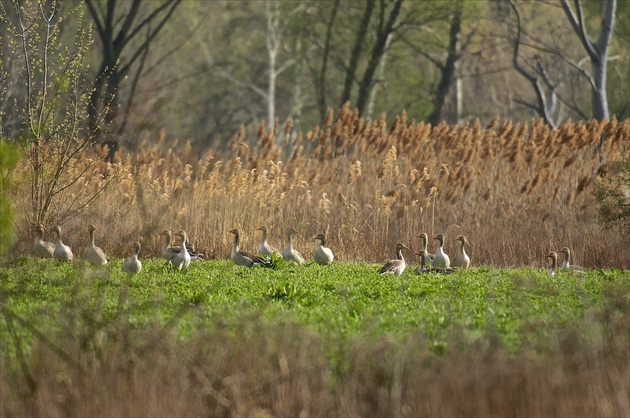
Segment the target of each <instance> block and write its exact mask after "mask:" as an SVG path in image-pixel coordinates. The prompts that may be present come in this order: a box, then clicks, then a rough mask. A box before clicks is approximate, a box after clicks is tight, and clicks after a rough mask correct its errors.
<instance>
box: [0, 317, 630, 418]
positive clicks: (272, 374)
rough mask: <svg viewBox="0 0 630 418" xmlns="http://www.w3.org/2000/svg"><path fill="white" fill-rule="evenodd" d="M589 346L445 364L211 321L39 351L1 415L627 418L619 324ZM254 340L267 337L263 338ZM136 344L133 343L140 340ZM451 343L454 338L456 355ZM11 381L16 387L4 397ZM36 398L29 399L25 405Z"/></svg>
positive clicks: (491, 348)
mask: <svg viewBox="0 0 630 418" xmlns="http://www.w3.org/2000/svg"><path fill="white" fill-rule="evenodd" d="M610 319H611V321H610V322H609V324H608V325H609V328H608V329H605V330H602V331H603V334H602V335H603V339H602V340H601V342H600V343H598V344H596V347H595V348H586V347H587V346H588V345H589V343H585V342H584V341H583V340H582V339H581V337H580V336H579V334H576V333H574V332H571V331H567V332H565V333H564V334H562V335H560V336H558V338H557V339H555V340H554V341H550V344H549V353H548V354H549V355H548V356H547V355H540V354H539V353H535V352H533V351H524V352H522V353H521V354H519V355H518V356H516V357H511V356H508V355H506V354H505V352H504V351H503V350H502V349H501V348H500V346H499V344H498V343H497V341H498V340H493V339H492V338H490V339H489V340H485V339H484V340H479V342H478V343H477V344H475V345H473V346H466V347H465V348H464V347H462V349H461V350H452V351H451V352H450V354H448V355H445V356H442V357H439V356H435V355H434V354H432V353H431V352H430V351H429V350H428V348H427V342H426V341H424V340H423V339H422V337H420V336H417V335H416V336H411V337H409V338H408V339H407V340H405V341H402V342H396V341H392V340H389V339H388V338H387V337H385V336H380V337H372V338H373V341H372V340H370V338H369V337H366V336H362V337H360V338H357V339H356V340H352V339H351V340H350V341H348V342H339V349H338V353H337V354H338V358H337V362H338V365H337V367H336V368H333V369H331V368H330V363H329V359H327V358H326V357H325V356H324V355H323V350H322V341H321V340H318V339H317V337H316V336H314V335H313V334H312V333H310V332H309V331H308V330H307V329H306V328H304V327H299V326H296V325H294V324H284V325H275V326H273V327H269V326H267V325H264V324H262V323H261V322H260V321H259V320H258V319H257V318H255V317H251V318H247V317H244V318H242V322H240V323H237V324H231V325H227V324H221V323H217V324H216V326H215V327H214V328H213V329H206V330H203V331H199V332H197V334H196V336H195V337H194V338H193V341H192V342H190V341H187V342H185V343H184V342H182V341H181V340H179V339H177V338H176V337H172V336H169V335H168V334H167V335H166V336H165V335H164V334H163V333H162V330H157V329H156V330H154V331H150V330H147V331H146V332H147V335H143V333H138V332H135V331H133V330H132V329H131V328H130V327H129V325H127V326H125V325H123V326H122V327H121V328H119V329H117V332H116V334H115V337H116V338H115V339H112V340H108V341H105V342H102V341H101V345H97V346H93V345H91V344H92V342H93V341H94V340H93V338H94V336H93V335H88V334H86V335H84V336H83V337H87V338H73V339H70V338H68V340H67V341H65V342H62V344H63V346H64V347H65V348H67V349H70V350H71V351H69V354H70V358H69V360H68V361H63V360H62V359H61V358H60V357H59V356H58V353H55V352H54V351H55V350H54V346H50V345H47V344H44V342H45V341H41V340H40V342H39V343H38V344H37V345H36V347H35V352H34V354H35V355H34V364H33V365H32V367H31V368H30V370H31V371H32V373H31V374H28V375H26V377H28V379H24V377H25V376H24V375H21V374H20V373H19V372H17V373H18V374H20V375H19V376H13V378H12V377H11V376H5V377H6V379H2V380H1V383H0V384H2V386H3V387H2V388H0V389H1V392H2V393H4V394H5V395H7V394H9V393H11V394H12V395H11V396H3V398H4V400H5V402H4V405H3V406H2V410H3V414H6V416H44V415H45V416H235V417H247V416H256V417H266V416H294V417H297V416H627V415H628V414H629V413H630V401H629V399H628V393H629V392H628V391H629V389H630V387H629V382H628V375H627V371H628V361H629V360H630V359H629V357H628V350H627V347H628V344H629V343H630V341H629V340H628V333H627V326H628V324H627V322H625V320H623V319H622V318H621V319H620V318H618V317H617V318H615V317H613V318H610ZM261 329H262V330H264V332H261ZM138 334H141V335H138ZM457 341H458V339H457V337H455V344H456V343H457ZM7 382H14V383H18V382H19V384H16V385H12V386H11V387H9V386H8V385H7ZM32 393H36V394H37V395H36V396H33V395H31V394H32Z"/></svg>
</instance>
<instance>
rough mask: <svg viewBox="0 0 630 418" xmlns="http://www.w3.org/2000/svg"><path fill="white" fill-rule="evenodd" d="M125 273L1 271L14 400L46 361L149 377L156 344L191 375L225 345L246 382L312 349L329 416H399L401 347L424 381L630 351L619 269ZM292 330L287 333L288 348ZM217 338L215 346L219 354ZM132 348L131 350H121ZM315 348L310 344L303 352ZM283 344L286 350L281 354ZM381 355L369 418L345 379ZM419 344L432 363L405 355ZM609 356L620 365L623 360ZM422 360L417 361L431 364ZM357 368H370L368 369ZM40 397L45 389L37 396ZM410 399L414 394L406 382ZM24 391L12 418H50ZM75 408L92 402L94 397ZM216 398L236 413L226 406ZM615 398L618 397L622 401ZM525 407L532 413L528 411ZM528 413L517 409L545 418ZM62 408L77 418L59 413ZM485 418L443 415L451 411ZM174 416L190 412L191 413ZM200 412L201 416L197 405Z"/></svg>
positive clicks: (114, 266) (1, 330)
mask: <svg viewBox="0 0 630 418" xmlns="http://www.w3.org/2000/svg"><path fill="white" fill-rule="evenodd" d="M121 263H122V260H114V261H113V262H112V263H110V265H108V266H107V268H105V269H100V270H99V269H95V268H92V267H89V266H86V265H83V264H82V263H80V262H78V263H72V264H57V263H54V262H52V261H51V260H35V259H30V258H23V259H19V260H17V261H14V262H12V264H10V265H7V266H5V267H4V268H2V269H1V270H0V277H1V282H0V286H1V287H0V294H1V295H2V317H1V318H0V338H1V340H2V356H3V365H4V371H5V373H4V378H3V385H5V389H6V388H7V387H11V384H10V383H8V382H9V381H13V382H21V386H28V384H24V382H27V383H28V382H29V381H30V380H34V381H37V380H38V378H37V376H38V372H37V371H36V370H35V369H36V368H37V364H39V363H40V362H42V361H43V360H42V358H45V359H48V360H45V361H44V362H48V363H50V362H52V363H59V364H58V365H57V366H58V367H60V369H61V370H68V369H70V370H75V372H76V373H79V374H83V375H86V374H88V375H89V374H90V373H97V374H103V373H104V372H103V370H102V367H104V366H103V365H104V364H105V363H107V360H106V359H108V358H110V359H111V358H116V356H119V355H120V353H121V352H122V353H125V354H124V355H125V356H131V357H133V358H134V359H135V360H134V361H136V362H137V363H135V364H138V366H137V367H138V368H139V369H141V370H144V369H143V367H142V366H140V365H141V364H144V363H143V361H144V359H145V357H144V356H145V355H146V356H149V357H150V355H149V354H147V353H150V352H151V351H152V350H153V349H154V347H162V349H163V348H164V347H171V348H172V347H177V348H172V351H169V353H170V354H169V355H172V356H174V359H175V360H173V358H172V359H171V360H170V361H171V362H173V361H175V362H181V364H180V366H181V367H182V368H184V369H188V368H189V367H190V364H189V361H187V360H186V358H190V357H191V356H192V357H195V354H193V353H196V355H200V356H202V354H200V353H206V350H210V351H212V350H213V349H215V350H216V349H217V347H222V350H227V351H226V353H224V354H223V356H224V357H223V363H226V364H230V365H231V366H222V367H228V368H229V367H233V368H235V370H240V371H239V373H246V370H248V369H249V368H250V367H252V366H253V365H254V364H258V365H257V366H254V368H259V369H260V370H262V369H266V368H267V367H272V366H270V364H272V365H275V366H276V367H275V368H276V369H277V368H278V367H279V370H280V371H282V370H283V364H284V363H283V362H282V361H280V362H279V360H278V353H279V352H280V351H282V352H284V350H286V351H287V352H293V351H296V354H295V355H296V356H297V357H296V358H297V359H299V358H300V357H299V356H300V353H301V352H302V351H303V350H307V351H309V350H313V351H314V352H313V353H311V354H310V355H309V358H312V359H313V360H312V362H313V364H316V365H317V366H314V365H313V364H311V362H310V361H305V360H304V359H302V360H300V361H302V363H300V364H303V367H305V368H311V367H316V368H317V369H318V370H320V371H321V372H322V373H324V372H325V374H326V376H327V377H326V379H327V380H326V382H327V383H326V384H323V383H321V382H320V384H319V385H320V386H322V385H323V386H324V387H325V388H321V387H319V386H318V387H319V389H318V390H319V391H320V392H325V393H326V394H327V395H326V396H327V397H326V399H328V401H327V402H324V404H325V405H327V407H326V408H323V409H322V410H318V413H317V414H321V413H334V414H339V413H344V414H345V413H359V414H360V415H364V414H368V415H369V414H372V413H376V414H378V413H381V412H385V413H387V414H397V413H394V412H395V411H396V408H397V410H398V411H399V412H400V414H403V415H404V411H405V408H404V407H405V402H403V401H400V402H401V403H400V404H399V405H398V406H396V404H395V402H394V401H395V397H394V395H393V394H394V390H395V389H396V387H397V386H396V379H394V378H393V377H394V376H395V375H396V373H397V372H396V364H398V363H399V361H398V360H400V359H399V353H400V350H401V349H402V348H405V347H406V348H405V350H404V351H405V353H407V354H406V355H405V358H406V359H407V360H406V361H412V359H414V358H415V357H414V356H416V355H417V356H420V357H421V358H422V359H423V360H422V361H427V362H429V363H428V364H431V367H429V369H430V370H432V371H433V372H436V369H435V367H437V366H435V364H437V363H436V362H438V363H439V362H442V361H443V362H445V363H444V364H455V363H457V364H459V363H458V362H459V361H463V360H462V359H468V360H466V361H464V363H466V362H472V363H474V359H475V358H477V357H478V356H480V355H481V354H480V353H484V355H488V352H489V351H493V352H494V351H499V352H501V353H503V354H502V356H506V357H502V358H505V359H507V360H506V361H510V362H513V363H511V364H514V365H518V364H519V362H520V361H524V360H523V359H524V356H525V357H526V358H527V359H528V360H527V361H526V362H525V363H529V364H531V365H536V364H539V363H538V362H540V365H541V367H542V369H544V367H547V366H545V365H553V364H555V363H557V362H559V363H562V362H564V361H565V360H566V357H565V356H566V344H565V343H566V341H574V342H575V344H576V346H575V347H573V348H572V349H571V350H573V351H575V352H579V353H582V354H580V355H583V356H586V357H585V358H591V357H593V358H602V356H603V355H604V354H603V353H602V350H604V351H605V350H620V345H621V347H622V346H623V345H627V343H628V340H629V339H628V335H627V332H628V328H627V327H628V324H629V319H630V309H629V307H630V303H629V298H630V273H628V272H621V271H618V270H613V271H603V270H591V271H587V272H586V273H585V274H584V275H583V276H576V275H575V274H574V273H572V272H560V273H559V274H557V275H556V276H554V277H549V276H547V274H546V271H544V270H542V269H534V268H525V269H510V270H498V269H494V268H489V267H480V268H474V269H470V270H467V271H458V272H455V273H453V274H450V275H441V274H423V275H417V274H416V272H415V269H416V267H417V266H409V267H408V268H407V270H406V271H405V273H404V274H403V275H401V276H390V275H386V276H381V275H378V274H377V273H376V271H377V269H378V266H374V265H365V264H351V263H335V264H333V265H332V266H330V267H322V266H318V265H316V264H308V263H307V265H305V266H295V265H286V266H282V267H281V268H278V269H275V270H274V269H266V268H253V269H246V268H242V267H239V266H236V265H234V264H233V263H232V262H231V261H204V262H193V263H192V264H191V267H190V268H189V269H188V270H187V271H185V272H178V271H173V270H171V269H169V268H167V267H165V266H164V265H163V263H162V261H158V260H144V261H143V263H144V268H143V270H142V272H141V273H140V274H138V275H136V276H127V275H125V274H124V273H122V272H120V270H119V269H120V264H121ZM624 327H625V329H624ZM620 329H621V330H625V335H623V334H622V335H619V332H620ZM287 330H290V331H287ZM287 332H289V333H291V335H292V336H291V337H286V336H285V337H281V336H282V335H286V334H287ZM293 334H295V335H293ZM284 338H288V340H289V341H290V342H287V341H286V340H285V339H284ZM209 340H212V341H213V342H212V343H208V341H209ZM121 341H126V342H125V344H124V345H123V346H122V347H123V348H121V345H120V344H121ZM219 341H221V343H220V344H219ZM304 341H311V343H309V344H308V345H307V346H308V349H307V348H305V347H304V343H303V342H304ZM300 342H302V343H300ZM217 344H218V345H217ZM285 345H288V347H286V348H285V349H282V350H280V349H281V348H282V347H283V346H285ZM210 347H213V348H210ZM247 347H250V348H249V349H247ZM253 347H259V348H253ZM313 347H317V348H313ZM378 347H380V349H382V350H384V351H385V353H387V354H386V355H385V354H383V353H381V355H384V356H385V357H384V359H383V364H382V365H378V366H377V367H376V369H379V368H381V367H382V368H383V370H382V373H384V374H385V376H383V377H382V379H384V380H383V381H382V382H370V383H369V385H380V386H383V387H385V388H387V390H386V392H387V393H388V399H389V400H388V401H387V402H385V403H386V404H387V407H386V408H385V409H381V406H382V405H381V404H380V403H379V404H378V405H381V406H378V405H377V406H375V407H374V408H372V409H370V408H369V407H368V409H365V408H366V407H365V406H361V405H362V404H361V403H360V402H359V401H357V400H356V399H355V397H354V396H350V398H352V399H354V400H353V401H352V402H351V403H350V404H346V403H345V402H346V401H345V399H346V396H349V395H348V394H347V390H346V389H344V390H340V388H341V389H343V388H344V387H345V386H347V385H348V384H349V383H348V382H349V380H348V379H349V377H348V376H349V375H353V379H352V381H353V382H355V383H356V379H359V381H361V380H368V381H369V380H371V379H377V380H378V379H379V378H378V376H377V377H374V376H372V375H371V374H370V373H368V374H367V375H365V376H364V375H362V374H361V375H360V376H356V375H355V374H356V373H357V370H358V369H357V368H359V366H358V365H357V364H356V362H361V361H367V360H365V359H366V358H373V357H374V356H376V357H375V358H378V356H379V354H377V353H372V350H377V348H378ZM409 347H413V350H417V351H418V353H421V354H418V353H416V354H414V355H412V354H409V352H408V349H409ZM380 349H379V350H380ZM121 350H122V351H121ZM279 350H280V351H279ZM158 351H159V350H158ZM626 351H627V350H626ZM114 352H116V353H118V354H116V355H114V354H113V353H114ZM309 352H310V351H309ZM379 352H380V351H379ZM415 352H416V351H414V353H415ZM230 353H231V354H230ZM257 353H261V356H262V359H258V357H257ZM396 353H398V354H396ZM162 354H163V353H162ZM614 354H615V355H620V356H622V360H623V350H621V351H620V352H617V351H615V353H614ZM154 355H155V354H154ZM204 355H205V354H204ZM287 355H289V354H287ZM607 355H609V354H607ZM112 356H113V357H112ZM234 356H236V357H234ZM202 357H203V356H202ZM420 357H418V358H415V360H413V361H420V360H419V358H420ZM51 358H53V359H57V360H55V361H51V360H50V359H51ZM239 358H240V360H239ZM560 358H562V361H560V360H559V359H560ZM611 358H615V357H614V356H613V357H611ZM625 358H626V359H627V354H626V357H625ZM90 359H92V360H90ZM361 359H363V360H361ZM458 359H459V360H458ZM88 360H89V361H88ZM217 361H218V360H217ZM296 361H298V360H296ZM611 361H612V360H611ZM258 362H261V363H258ZM223 363H222V364H223ZM298 363H299V361H298ZM613 363H614V362H613ZM278 364H280V366H278ZM368 364H371V363H369V362H368ZM145 366H146V364H145ZM612 366H614V367H617V366H615V365H614V364H612ZM51 367H52V366H51ZM216 367H219V366H215V367H213V370H214V372H213V373H216ZM598 367H599V366H598ZM625 367H626V370H620V372H621V373H626V372H627V362H626V366H625ZM219 368H220V367H219ZM287 368H288V366H287ZM534 368H535V367H534ZM359 369H361V370H363V371H365V366H361V367H360V368H359ZM368 369H370V370H371V367H368ZM274 370H275V369H274ZM291 370H294V369H293V368H291ZM589 370H590V369H589ZM584 371H585V370H584V369H581V372H584ZM56 373H59V370H57V371H56ZM226 373H227V372H226ZM261 373H262V371H261ZM362 373H363V372H362ZM401 373H402V372H401ZM406 373H411V375H410V376H409V378H408V379H407V380H403V381H408V384H409V385H411V384H412V382H413V379H411V377H412V376H413V373H412V372H411V371H409V370H407V371H406ZM607 373H608V372H607ZM219 374H220V376H221V378H218V377H217V379H219V381H221V382H223V383H221V384H220V385H219V386H221V385H223V386H224V390H221V389H217V392H218V395H217V396H218V398H216V399H215V401H216V402H217V405H219V406H221V405H222V408H223V409H221V408H219V409H216V408H215V409H211V410H210V412H212V411H215V412H216V413H217V414H218V415H239V414H240V413H239V412H237V409H235V408H236V406H237V405H249V404H248V403H247V402H245V401H239V399H240V398H238V397H236V395H234V393H233V391H232V390H231V389H230V386H229V385H227V384H225V382H224V380H225V375H224V373H219ZM229 374H230V375H231V374H233V373H229ZM246 374H247V373H246ZM267 374H271V375H273V373H272V372H269V373H267ZM256 375H257V376H258V374H256ZM309 376H310V375H309ZM387 376H389V377H387ZM622 376H623V374H622ZM250 377H251V376H250ZM259 377H260V376H259ZM626 377H627V373H626ZM591 378H592V376H591ZM409 379H411V380H409ZM258 383H259V384H261V383H260V382H258ZM36 386H37V387H38V390H40V391H41V387H42V384H36ZM307 386H308V387H309V388H310V387H311V386H309V385H307ZM263 387H264V385H263ZM274 387H275V386H274ZM400 387H401V388H405V387H407V386H406V385H405V384H403V383H400ZM412 387H413V386H411V387H409V389H408V390H404V391H403V389H400V390H401V391H402V392H401V395H400V396H401V397H403V398H404V396H403V395H404V394H405V393H406V394H409V393H412V392H413V390H411V389H412ZM565 387H566V386H565ZM627 388H628V385H627V381H626V386H622V387H621V388H620V389H621V390H625V389H627ZM276 389H277V388H276ZM259 390H262V392H261V393H263V395H261V394H260V393H259V392H255V393H258V395H256V396H254V395H251V394H250V397H253V398H252V399H253V400H252V402H253V403H252V405H254V406H256V407H259V408H262V409H261V411H263V410H264V411H267V412H270V413H272V414H274V415H276V414H280V415H283V414H284V413H286V414H289V415H290V414H292V413H293V412H296V413H299V410H295V411H294V410H293V409H291V408H289V409H288V410H286V411H284V410H283V409H281V408H280V405H281V404H282V403H281V402H280V401H278V400H276V401H274V398H273V396H271V398H269V396H270V395H269V394H268V393H267V392H266V390H265V389H259ZM269 390H270V391H272V392H273V390H272V389H269ZM278 390H279V389H278ZM396 390H398V389H396ZM27 392H28V391H25V389H21V390H17V389H14V390H5V391H4V394H3V400H4V401H5V402H4V405H5V407H4V408H5V410H4V411H3V412H4V413H5V414H13V413H20V411H22V412H24V411H26V412H28V413H30V412H34V413H37V412H38V411H41V410H40V409H37V410H28V409H27V410H24V409H22V408H23V407H24V406H23V402H26V400H28V397H29V396H30V395H29V394H28V393H27ZM613 392H614V391H613ZM343 393H345V394H344V395H341V394H343ZM352 393H355V392H352ZM396 393H397V392H396ZM333 394H334V395H333ZM219 395H220V396H219ZM268 395H269V396H268ZM76 396H77V397H78V398H79V399H81V398H82V397H83V396H88V395H87V394H80V393H79V394H76ZM110 396H111V395H110ZM241 396H243V395H242V394H241ZM261 396H262V398H261ZM320 396H321V393H320ZM374 396H376V395H374ZM554 396H558V394H557V393H556V394H555V395H554ZM572 396H573V395H572ZM221 397H225V399H226V401H225V402H223V403H221V402H220V400H221V399H222V398H221ZM611 397H612V398H615V397H617V398H618V396H617V395H615V394H614V393H613V394H611ZM359 398H361V397H360V396H359ZM560 398H562V397H560ZM291 399H293V397H292V398H291ZM300 399H301V397H300ZM309 399H310V398H309ZM361 399H362V398H361ZM410 399H411V400H409V401H408V402H407V404H408V405H407V406H408V412H409V413H411V414H414V413H431V411H433V410H432V409H422V408H420V406H421V405H423V403H422V402H419V403H418V405H416V404H415V403H414V402H412V400H413V399H417V398H416V397H412V398H410ZM626 400H627V398H626ZM76 402H77V400H76V399H75V403H76ZM278 402H280V403H278ZM295 402H297V403H298V404H303V403H304V401H303V400H302V401H295ZM311 402H312V400H311ZM427 402H428V401H427ZM506 402H507V399H506ZM510 402H511V403H513V400H512V401H510ZM571 402H574V400H571ZM611 402H612V401H611ZM354 403H356V405H354ZM568 403H569V399H568V398H567V404H568ZM368 404H370V403H369V402H368ZM612 404H613V405H616V407H615V408H616V409H615V408H613V409H612V410H608V409H605V408H604V409H601V408H602V407H601V405H599V406H597V404H596V405H595V406H594V409H589V408H586V406H585V407H584V408H585V409H581V410H582V411H590V412H598V413H600V414H603V415H606V412H607V411H608V412H611V413H612V414H613V415H615V414H616V413H621V412H624V411H626V409H625V408H627V407H628V404H627V402H626V401H624V400H623V399H622V400H621V401H620V400H619V399H617V400H616V401H615V402H612ZM226 405H229V406H226ZM353 405H354V406H353ZM523 405H529V403H527V402H525V401H524V403H523ZM540 405H544V402H543V403H540ZM540 405H539V407H540ZM250 406H251V405H250ZM40 408H42V407H41V406H40ZM46 408H48V406H46ZM217 408H218V407H217ZM278 408H280V409H278ZM392 408H393V409H392ZM523 408H524V407H523ZM523 408H521V409H518V410H517V411H521V412H525V413H533V414H536V413H537V412H540V413H543V414H544V413H546V412H548V411H547V410H546V409H541V410H538V409H528V408H529V407H528V408H524V409H523ZM61 411H62V412H63V413H64V414H65V413H70V414H72V413H73V412H76V410H75V409H72V410H66V409H63V408H62V409H61ZM82 411H83V412H84V413H91V412H93V411H91V410H89V409H87V410H82ZM202 411H205V412H208V410H207V409H202ZM217 411H218V412H217ZM283 411H284V413H283ZM310 411H311V412H314V411H315V409H313V408H311V409H310ZM435 411H437V412H438V413H439V412H440V411H442V410H440V409H437V410H435ZM483 411H484V410H483V409H481V410H480V409H476V410H473V409H465V410H461V409H447V410H446V411H445V414H446V415H448V413H449V412H451V413H465V412H469V413H472V414H476V413H482V412H483ZM499 411H503V412H506V411H505V410H503V409H499ZM509 411H510V410H507V412H509ZM559 411H560V412H562V413H566V412H575V411H573V410H566V409H560V410H559ZM110 412H111V411H110ZM128 412H129V413H133V410H129V411H128ZM171 412H172V413H175V414H180V413H182V414H186V411H185V410H180V409H178V410H174V411H171ZM212 414H214V413H212ZM317 414H316V415H317ZM192 415H197V410H196V409H195V410H194V411H193V412H192Z"/></svg>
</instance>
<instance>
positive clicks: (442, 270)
mask: <svg viewBox="0 0 630 418" xmlns="http://www.w3.org/2000/svg"><path fill="white" fill-rule="evenodd" d="M416 255H418V256H420V267H418V274H423V273H443V274H449V273H453V272H454V271H455V269H454V268H452V267H448V268H442V267H433V268H425V265H426V264H425V254H424V251H422V250H420V252H419V253H418V254H416Z"/></svg>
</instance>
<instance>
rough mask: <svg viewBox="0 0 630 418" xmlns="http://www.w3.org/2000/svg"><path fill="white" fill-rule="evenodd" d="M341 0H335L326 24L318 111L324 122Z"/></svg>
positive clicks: (318, 85)
mask: <svg viewBox="0 0 630 418" xmlns="http://www.w3.org/2000/svg"><path fill="white" fill-rule="evenodd" d="M339 2H340V0H335V1H334V3H333V7H332V11H331V12H330V19H329V20H328V23H327V24H326V37H325V40H324V50H323V55H322V64H321V67H320V70H319V75H318V76H317V80H316V85H317V92H316V94H317V109H318V110H319V118H320V120H321V121H322V123H323V121H324V119H325V118H326V113H327V112H328V107H327V106H326V71H327V69H328V57H329V56H330V50H331V44H332V30H333V27H334V24H335V19H336V17H337V11H338V10H339Z"/></svg>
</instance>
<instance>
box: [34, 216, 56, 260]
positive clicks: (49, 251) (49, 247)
mask: <svg viewBox="0 0 630 418" xmlns="http://www.w3.org/2000/svg"><path fill="white" fill-rule="evenodd" d="M44 231H45V230H44V226H43V225H42V224H39V225H37V226H36V227H35V232H37V236H36V237H35V244H34V245H33V249H34V250H35V255H37V256H38V257H40V258H53V252H54V251H55V244H53V243H52V242H47V241H44Z"/></svg>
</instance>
